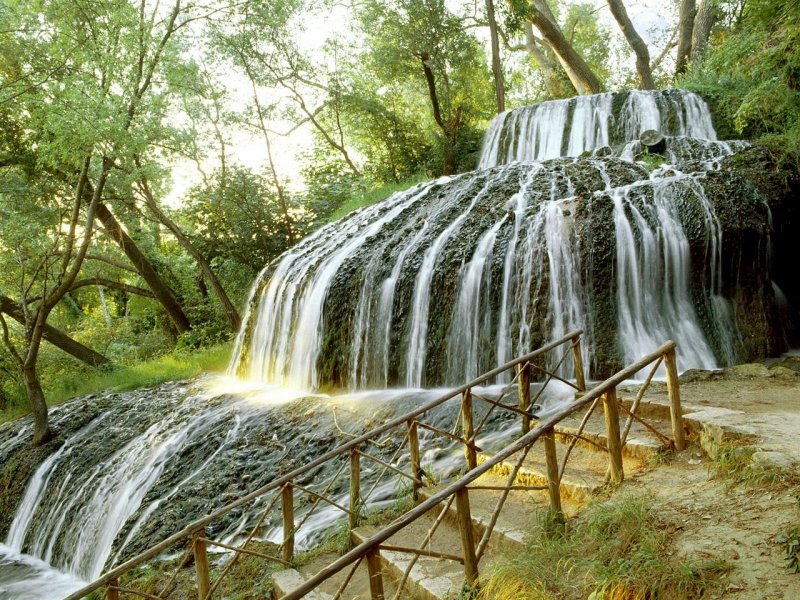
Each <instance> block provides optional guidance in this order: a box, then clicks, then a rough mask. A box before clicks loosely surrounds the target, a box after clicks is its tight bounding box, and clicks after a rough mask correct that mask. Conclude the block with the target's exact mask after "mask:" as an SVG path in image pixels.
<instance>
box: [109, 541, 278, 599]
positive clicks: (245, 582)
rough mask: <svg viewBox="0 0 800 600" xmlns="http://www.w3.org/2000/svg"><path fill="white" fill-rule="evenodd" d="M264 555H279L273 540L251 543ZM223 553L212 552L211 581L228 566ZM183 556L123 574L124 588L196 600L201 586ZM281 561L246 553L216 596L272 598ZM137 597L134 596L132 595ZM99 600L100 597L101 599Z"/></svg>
mask: <svg viewBox="0 0 800 600" xmlns="http://www.w3.org/2000/svg"><path fill="white" fill-rule="evenodd" d="M247 547H248V549H249V550H254V551H256V552H260V553H262V554H267V555H271V556H276V555H278V548H277V546H276V545H275V544H271V543H269V542H258V541H253V542H251V543H250V544H249V545H248V546H247ZM220 556H222V555H220V554H215V553H213V554H209V562H210V563H211V569H210V571H211V581H212V582H213V581H215V580H216V579H217V578H218V577H219V575H220V574H221V573H222V570H223V569H224V568H225V567H224V566H223V563H222V562H221V561H220V560H219V557H220ZM181 560H182V557H180V558H174V559H171V560H165V561H157V560H153V561H150V562H149V563H146V564H145V565H142V566H141V567H139V568H137V569H134V570H132V571H130V572H128V573H126V574H125V575H123V576H122V579H121V580H120V585H121V586H122V587H125V588H128V589H133V590H137V591H139V592H144V593H145V594H151V595H153V596H159V597H164V598H166V597H169V598H170V600H196V598H197V588H196V587H195V586H196V585H197V583H196V576H195V567H194V564H193V561H192V560H189V561H187V562H186V564H185V565H184V566H183V567H182V568H181V569H178V568H177V567H178V566H179V565H180V563H181ZM282 568H283V567H282V566H281V565H279V564H277V563H274V562H271V561H267V560H266V559H263V558H261V557H258V556H250V555H246V554H242V555H240V556H239V559H238V560H237V561H236V564H235V565H234V566H233V568H231V570H230V572H229V573H228V574H227V575H226V576H225V578H224V579H223V580H222V583H221V584H220V586H219V587H218V588H217V590H216V592H215V594H214V597H215V598H226V600H256V599H261V598H271V597H272V577H271V575H272V573H274V572H275V571H278V570H280V569H282ZM130 597H133V595H130ZM98 600H99V599H98Z"/></svg>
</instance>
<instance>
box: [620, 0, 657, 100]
mask: <svg viewBox="0 0 800 600" xmlns="http://www.w3.org/2000/svg"><path fill="white" fill-rule="evenodd" d="M608 7H609V8H610V9H611V14H612V15H614V19H616V21H617V24H618V25H619V28H620V29H621V30H622V33H623V35H624V36H625V39H626V40H628V45H629V46H630V47H631V48H632V49H633V53H634V54H635V55H636V73H637V74H638V76H639V89H642V90H654V89H655V88H656V84H655V81H653V72H652V70H651V69H650V52H649V51H648V50H647V44H645V43H644V40H643V39H642V38H641V37H640V36H639V34H638V33H637V32H636V28H635V27H634V26H633V23H632V22H631V19H630V17H628V11H627V10H625V5H624V4H623V3H622V0H608Z"/></svg>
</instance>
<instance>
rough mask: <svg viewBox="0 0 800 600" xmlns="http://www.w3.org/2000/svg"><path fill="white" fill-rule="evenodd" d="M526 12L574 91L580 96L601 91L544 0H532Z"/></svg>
mask: <svg viewBox="0 0 800 600" xmlns="http://www.w3.org/2000/svg"><path fill="white" fill-rule="evenodd" d="M528 11H529V12H528V13H527V16H528V19H529V20H530V22H531V23H532V24H533V25H534V26H535V27H536V29H538V30H539V32H540V33H541V34H542V37H543V38H544V40H545V41H546V42H547V44H548V45H549V46H550V48H551V49H552V50H553V52H554V53H555V55H556V56H557V57H558V60H559V62H560V63H561V66H562V67H563V68H564V71H566V73H567V75H568V76H569V80H570V81H571V82H572V85H573V86H574V87H575V91H577V92H578V93H579V94H582V95H583V94H596V93H598V92H600V91H601V89H602V86H601V84H600V80H599V79H598V77H597V75H595V73H594V71H593V70H592V69H591V67H589V65H588V64H587V62H586V61H585V60H584V59H583V57H582V56H581V55H580V54H579V53H578V52H576V51H575V48H573V46H572V44H570V42H569V41H568V40H567V38H566V37H564V34H563V32H562V31H561V29H560V28H559V26H558V24H557V22H556V18H555V16H554V15H553V11H552V10H551V9H550V6H549V5H548V4H547V2H546V0H533V2H532V4H531V5H530V6H529V7H528Z"/></svg>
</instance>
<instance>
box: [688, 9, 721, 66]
mask: <svg viewBox="0 0 800 600" xmlns="http://www.w3.org/2000/svg"><path fill="white" fill-rule="evenodd" d="M717 16H718V13H717V7H716V5H715V4H714V2H713V1H712V0H703V3H702V4H701V5H700V8H699V9H698V11H697V16H696V17H695V19H694V29H693V30H692V62H693V63H699V62H701V61H702V60H703V56H705V53H706V48H707V47H708V39H709V37H711V29H712V28H713V27H714V23H715V22H716V20H717Z"/></svg>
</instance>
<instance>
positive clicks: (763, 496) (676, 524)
mask: <svg viewBox="0 0 800 600" xmlns="http://www.w3.org/2000/svg"><path fill="white" fill-rule="evenodd" d="M745 367H750V368H749V369H747V368H742V367H737V368H736V369H738V370H739V371H738V372H729V373H727V374H726V375H725V378H724V379H722V378H720V379H716V380H713V379H711V380H706V381H693V382H689V383H685V384H683V385H682V386H681V396H682V398H683V402H684V414H685V416H686V418H687V419H688V420H690V421H691V420H692V419H695V421H694V426H696V427H697V428H698V429H700V430H701V431H702V430H703V428H706V429H708V430H716V431H717V434H718V435H719V434H720V432H721V433H722V435H723V436H724V438H725V439H726V440H727V441H723V444H724V443H733V444H737V445H741V446H742V447H746V446H748V445H749V446H750V447H751V449H752V450H755V452H756V455H758V454H759V453H761V454H763V452H768V453H773V452H774V453H777V454H767V455H765V456H767V457H777V460H779V461H780V466H779V468H778V472H780V473H782V474H783V477H782V478H781V480H780V481H779V482H760V481H746V480H745V481H736V480H735V479H734V478H732V477H730V476H725V475H720V474H719V473H716V474H715V472H714V467H715V466H716V465H717V463H716V462H715V460H714V459H713V458H711V457H709V456H708V455H707V454H706V453H705V452H703V451H701V450H700V447H699V441H700V437H701V436H700V435H699V433H698V432H696V434H695V436H694V443H693V444H692V446H691V447H690V448H689V449H687V450H685V451H684V452H681V453H679V454H677V455H675V456H674V457H673V458H672V459H670V460H669V462H667V463H666V464H664V465H661V466H659V467H658V468H656V469H653V470H649V471H647V472H643V473H641V474H638V475H637V474H631V476H630V477H629V478H628V481H627V482H626V484H625V485H626V486H629V489H631V490H637V489H642V490H647V491H649V492H650V493H652V494H654V496H655V498H656V502H657V504H660V505H661V506H663V517H664V522H665V523H669V524H670V525H669V527H670V530H671V533H673V534H674V539H675V550H676V552H679V553H680V554H682V555H685V556H687V557H694V558H698V559H700V558H709V559H721V560H723V561H725V562H726V563H727V564H728V566H729V567H730V570H729V571H728V572H727V573H726V574H725V575H724V576H723V577H722V580H721V582H720V585H719V586H718V587H717V588H716V589H715V590H711V591H710V594H709V597H711V598H731V599H735V600H778V599H780V600H796V599H800V574H795V573H792V572H791V571H790V570H789V569H788V568H787V560H786V555H785V552H784V546H785V542H786V539H787V534H789V533H790V532H791V531H792V530H794V531H797V530H799V529H800V498H799V497H798V494H800V485H798V482H800V376H797V375H793V374H790V373H787V372H786V371H777V372H765V370H764V368H763V365H758V366H747V365H746V366H745ZM743 373H744V374H743ZM662 395H663V396H665V395H666V391H665V390H656V391H654V394H652V397H653V398H654V399H655V398H658V397H659V396H662ZM693 415H695V416H693ZM707 437H708V436H707ZM737 438H738V441H737ZM731 440H734V441H731ZM704 441H705V444H704V446H705V447H706V450H709V444H708V440H707V439H706V440H704ZM716 441H717V442H719V441H720V440H719V439H717V440H716ZM762 451H763V452H762ZM712 454H713V449H712ZM770 467H771V468H772V467H773V465H770Z"/></svg>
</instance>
